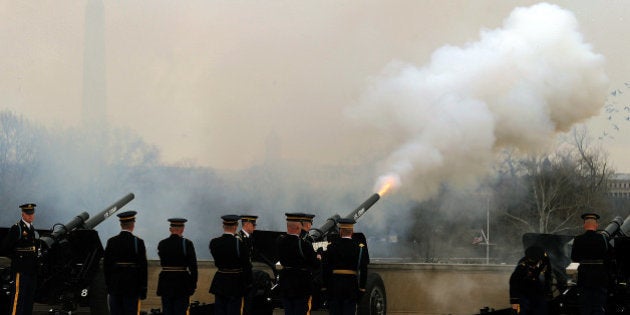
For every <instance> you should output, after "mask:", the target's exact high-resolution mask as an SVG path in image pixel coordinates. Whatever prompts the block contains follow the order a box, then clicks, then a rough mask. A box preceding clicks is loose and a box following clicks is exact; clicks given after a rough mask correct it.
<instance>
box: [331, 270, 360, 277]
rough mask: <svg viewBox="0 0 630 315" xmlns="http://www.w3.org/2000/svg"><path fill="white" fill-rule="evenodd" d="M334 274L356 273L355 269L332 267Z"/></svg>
mask: <svg viewBox="0 0 630 315" xmlns="http://www.w3.org/2000/svg"><path fill="white" fill-rule="evenodd" d="M332 273H333V274H334V275H355V276H356V275H357V272H356V270H349V269H334V270H333V272H332Z"/></svg>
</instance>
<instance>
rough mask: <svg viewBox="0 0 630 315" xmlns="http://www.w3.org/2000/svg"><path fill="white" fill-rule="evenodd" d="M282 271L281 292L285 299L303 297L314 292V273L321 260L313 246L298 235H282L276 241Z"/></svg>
mask: <svg viewBox="0 0 630 315" xmlns="http://www.w3.org/2000/svg"><path fill="white" fill-rule="evenodd" d="M276 247H277V249H278V256H279V259H280V264H281V265H282V270H281V271H280V281H279V285H280V292H281V294H282V296H284V297H289V298H290V297H301V296H308V295H311V293H312V292H313V271H314V270H317V268H319V260H317V256H316V254H315V250H314V249H313V245H312V244H311V243H309V242H307V241H305V240H304V239H302V238H300V237H299V236H297V235H290V234H286V235H280V236H279V237H278V239H277V240H276Z"/></svg>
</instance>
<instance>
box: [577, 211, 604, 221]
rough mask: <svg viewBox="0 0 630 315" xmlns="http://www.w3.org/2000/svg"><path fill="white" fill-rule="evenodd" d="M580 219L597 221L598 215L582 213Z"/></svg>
mask: <svg viewBox="0 0 630 315" xmlns="http://www.w3.org/2000/svg"><path fill="white" fill-rule="evenodd" d="M580 217H581V218H582V220H589V219H592V220H599V214H597V213H593V212H587V213H584V214H582V215H581V216H580Z"/></svg>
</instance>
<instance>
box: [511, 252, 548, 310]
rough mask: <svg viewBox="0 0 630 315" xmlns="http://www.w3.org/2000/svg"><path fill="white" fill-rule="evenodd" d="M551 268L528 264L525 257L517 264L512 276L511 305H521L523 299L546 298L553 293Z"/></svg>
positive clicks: (543, 264) (543, 265)
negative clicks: (551, 289)
mask: <svg viewBox="0 0 630 315" xmlns="http://www.w3.org/2000/svg"><path fill="white" fill-rule="evenodd" d="M550 286H551V266H550V265H549V264H548V263H546V262H543V263H541V264H540V265H535V264H534V263H531V262H528V261H527V259H526V258H525V257H523V258H521V260H519V261H518V264H516V267H515V268H514V271H513V272H512V275H511V276H510V304H521V302H520V300H521V298H529V299H531V298H538V299H541V298H545V297H546V296H548V294H550V293H551V291H550V288H551V287H550Z"/></svg>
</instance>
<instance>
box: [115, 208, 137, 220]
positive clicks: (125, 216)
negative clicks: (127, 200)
mask: <svg viewBox="0 0 630 315" xmlns="http://www.w3.org/2000/svg"><path fill="white" fill-rule="evenodd" d="M137 213H138V212H136V211H125V212H122V213H119V214H117V215H116V216H117V217H118V220H120V222H134V221H136V214H137Z"/></svg>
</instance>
